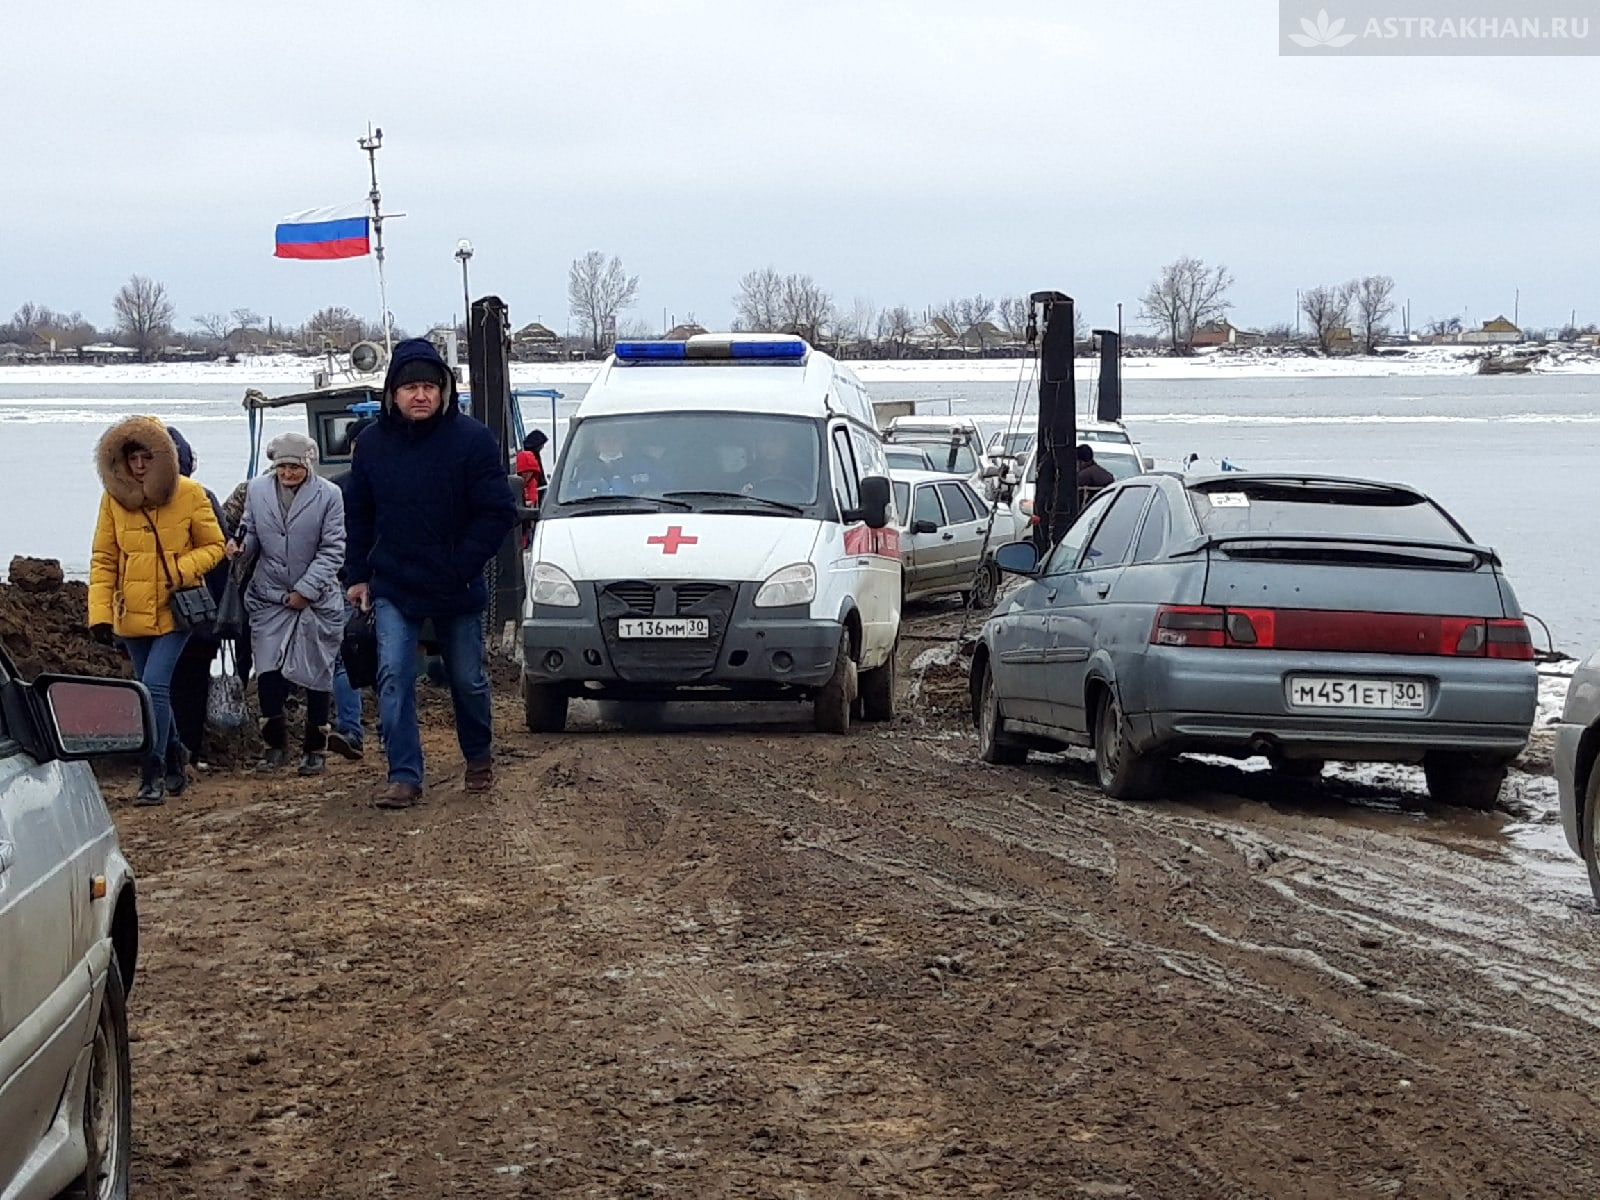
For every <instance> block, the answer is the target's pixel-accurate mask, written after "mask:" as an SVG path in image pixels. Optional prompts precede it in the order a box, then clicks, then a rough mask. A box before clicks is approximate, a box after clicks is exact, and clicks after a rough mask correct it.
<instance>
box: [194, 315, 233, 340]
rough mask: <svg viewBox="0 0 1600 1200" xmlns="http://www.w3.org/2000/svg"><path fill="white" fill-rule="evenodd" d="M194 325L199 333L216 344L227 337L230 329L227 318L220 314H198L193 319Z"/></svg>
mask: <svg viewBox="0 0 1600 1200" xmlns="http://www.w3.org/2000/svg"><path fill="white" fill-rule="evenodd" d="M194 323H195V324H196V325H198V326H199V327H200V332H201V333H203V334H205V336H206V337H207V338H209V339H210V340H211V341H213V342H216V343H219V344H220V343H221V342H222V341H223V339H225V338H226V337H227V336H228V330H229V329H230V328H231V326H229V324H228V318H227V317H225V316H223V315H222V314H221V313H200V314H199V315H198V316H196V317H195V319H194Z"/></svg>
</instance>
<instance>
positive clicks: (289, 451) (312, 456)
mask: <svg viewBox="0 0 1600 1200" xmlns="http://www.w3.org/2000/svg"><path fill="white" fill-rule="evenodd" d="M267 460H268V461H269V462H271V463H272V465H273V466H275V467H278V466H282V465H283V464H284V463H298V464H299V465H300V466H302V467H304V468H305V469H306V470H308V471H312V470H315V469H316V466H317V463H318V461H320V456H319V455H318V454H317V444H316V442H314V441H312V440H311V439H310V438H308V437H307V436H306V435H305V434H303V433H280V434H279V435H278V436H277V437H275V438H273V439H272V440H271V441H270V442H268V443H267Z"/></svg>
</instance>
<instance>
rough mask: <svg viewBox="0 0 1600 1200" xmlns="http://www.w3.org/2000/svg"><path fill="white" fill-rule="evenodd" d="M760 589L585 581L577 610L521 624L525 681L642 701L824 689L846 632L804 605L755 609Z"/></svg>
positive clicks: (547, 610) (538, 610)
mask: <svg viewBox="0 0 1600 1200" xmlns="http://www.w3.org/2000/svg"><path fill="white" fill-rule="evenodd" d="M759 587H760V585H759V584H756V583H749V582H722V581H709V580H703V579H696V580H651V581H642V580H637V579H630V580H615V581H610V582H598V583H580V584H578V597H579V603H578V606H577V607H576V608H552V607H550V606H547V605H539V606H535V608H534V611H533V615H532V616H531V618H529V619H528V620H526V621H524V622H523V626H522V649H523V663H524V666H523V672H524V675H525V676H526V678H527V679H528V680H529V681H530V682H533V683H539V684H565V685H568V686H569V687H570V688H571V690H572V691H573V692H574V693H576V692H579V691H582V690H586V689H592V690H595V691H598V692H613V693H615V694H619V695H620V694H626V695H629V696H634V697H644V696H649V695H652V694H656V695H671V694H674V693H677V692H680V691H683V690H686V689H707V690H709V691H722V692H724V693H726V694H727V695H728V696H729V697H730V698H736V697H758V696H772V695H779V696H781V695H785V694H789V693H792V692H794V691H797V690H809V689H812V688H816V687H819V686H821V685H822V684H823V683H826V682H827V680H828V679H829V677H830V676H831V675H832V674H833V668H834V658H835V656H836V655H837V653H838V648H839V638H840V636H841V634H842V632H843V627H842V626H841V625H840V624H839V622H837V621H829V620H818V619H816V618H813V617H812V616H811V615H810V610H809V608H808V606H806V605H803V604H801V605H792V606H789V607H784V608H757V607H756V606H755V595H756V591H757V590H758V588H759ZM700 622H703V625H701V624H699V623H700ZM630 625H631V626H632V628H630V627H629V626H630ZM691 629H692V630H693V631H694V632H692V633H690V632H688V631H689V630H691ZM702 629H703V633H702V632H701V630H702ZM669 632H670V634H671V636H663V634H665V633H669Z"/></svg>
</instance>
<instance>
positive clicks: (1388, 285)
mask: <svg viewBox="0 0 1600 1200" xmlns="http://www.w3.org/2000/svg"><path fill="white" fill-rule="evenodd" d="M1349 288H1350V291H1351V297H1352V300H1353V302H1354V304H1355V310H1356V322H1357V324H1358V325H1359V326H1360V327H1361V349H1362V352H1363V353H1366V354H1371V353H1372V352H1373V351H1375V350H1376V349H1377V348H1378V339H1379V338H1380V337H1382V336H1383V335H1384V334H1385V333H1387V332H1388V327H1387V326H1385V325H1384V323H1383V319H1384V318H1385V317H1387V316H1388V315H1389V314H1390V313H1392V312H1393V311H1394V301H1393V300H1391V299H1389V297H1390V296H1391V295H1392V294H1393V293H1394V280H1392V279H1390V278H1389V277H1388V276H1387V275H1368V276H1366V277H1365V278H1362V279H1357V280H1353V281H1352V282H1351V283H1350V284H1349Z"/></svg>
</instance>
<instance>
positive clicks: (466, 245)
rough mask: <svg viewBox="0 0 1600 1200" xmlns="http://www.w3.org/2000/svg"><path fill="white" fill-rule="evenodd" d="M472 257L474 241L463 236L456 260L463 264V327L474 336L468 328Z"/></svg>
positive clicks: (469, 334)
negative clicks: (469, 263)
mask: <svg viewBox="0 0 1600 1200" xmlns="http://www.w3.org/2000/svg"><path fill="white" fill-rule="evenodd" d="M471 257H472V243H471V242H469V241H467V239H466V238H462V239H461V240H460V241H459V242H457V243H456V261H457V262H458V263H460V264H461V328H463V329H466V330H467V336H468V337H469V338H470V337H471V336H472V331H471V330H470V329H469V328H468V326H469V325H470V323H471V321H472V291H471V289H470V288H468V287H467V260H468V259H470V258H471Z"/></svg>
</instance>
